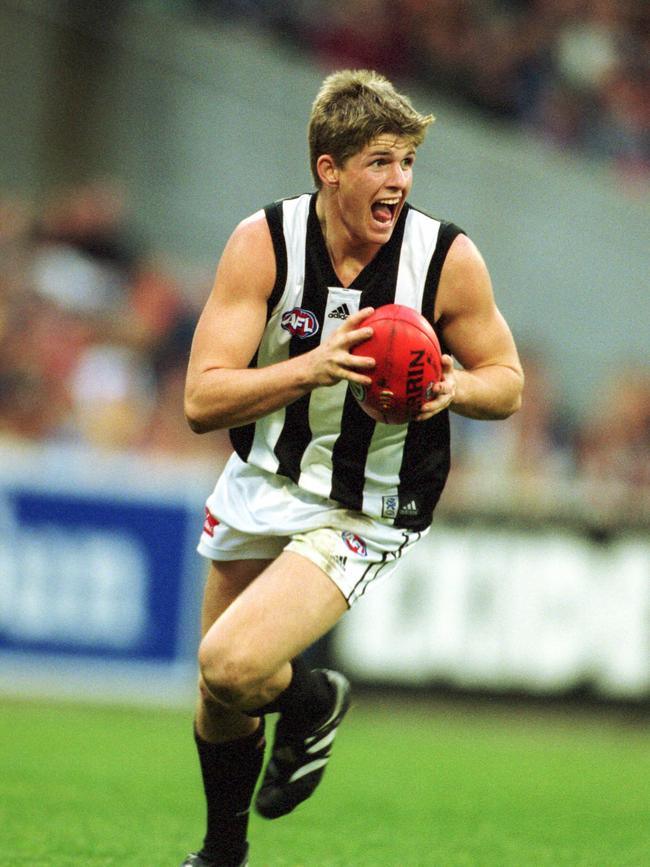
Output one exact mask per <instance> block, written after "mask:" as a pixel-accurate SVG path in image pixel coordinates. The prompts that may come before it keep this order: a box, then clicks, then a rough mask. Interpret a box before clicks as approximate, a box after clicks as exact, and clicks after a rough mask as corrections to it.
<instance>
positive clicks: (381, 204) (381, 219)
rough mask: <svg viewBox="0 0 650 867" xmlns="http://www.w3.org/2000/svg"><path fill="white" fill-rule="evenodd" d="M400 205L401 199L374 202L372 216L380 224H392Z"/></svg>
mask: <svg viewBox="0 0 650 867" xmlns="http://www.w3.org/2000/svg"><path fill="white" fill-rule="evenodd" d="M398 204H399V199H380V200H379V201H377V202H373V203H372V208H371V210H372V216H373V217H374V218H375V220H377V222H378V223H383V224H387V223H391V222H392V220H393V217H394V216H395V212H396V211H397V206H398Z"/></svg>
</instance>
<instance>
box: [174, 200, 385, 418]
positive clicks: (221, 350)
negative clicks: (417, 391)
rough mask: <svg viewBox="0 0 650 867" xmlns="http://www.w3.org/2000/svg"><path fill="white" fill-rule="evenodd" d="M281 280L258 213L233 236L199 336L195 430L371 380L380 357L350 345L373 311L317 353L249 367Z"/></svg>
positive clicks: (191, 375) (193, 384)
mask: <svg viewBox="0 0 650 867" xmlns="http://www.w3.org/2000/svg"><path fill="white" fill-rule="evenodd" d="M274 282H275V256H274V253H273V244H272V241H271V236H270V233H269V229H268V226H267V223H266V219H265V217H264V214H263V212H258V213H257V214H254V215H253V216H252V217H250V218H248V219H247V220H244V222H242V223H240V225H239V226H238V227H237V228H236V229H235V231H234V232H233V234H232V236H231V238H230V240H229V241H228V243H227V245H226V248H225V250H224V252H223V255H222V257H221V261H220V262H219V266H218V268H217V275H216V278H215V283H214V287H213V289H212V292H211V294H210V297H209V298H208V301H207V302H206V305H205V307H204V309H203V312H202V313H201V316H200V318H199V322H198V324H197V327H196V331H195V334H194V340H193V342H192V350H191V353H190V360H189V365H188V371H187V379H186V386H185V415H186V417H187V420H188V423H189V425H190V427H191V428H192V430H194V431H195V432H196V433H204V432H206V431H210V430H217V429H219V428H229V427H238V426H240V425H243V424H247V423H248V422H251V421H255V420H256V419H258V418H261V417H262V416H264V415H267V414H268V413H270V412H273V411H274V410H276V409H279V408H280V407H282V406H286V405H287V404H289V403H292V402H293V401H294V400H297V399H298V398H299V397H301V396H302V395H304V394H307V393H308V392H309V391H312V390H313V389H314V388H316V387H317V386H329V385H334V384H335V383H336V382H339V381H340V380H341V379H348V380H350V381H352V382H359V383H362V384H364V385H368V384H369V383H370V379H369V377H368V376H366V375H365V374H364V373H363V371H364V370H370V369H371V368H372V367H373V366H374V361H373V359H371V358H361V357H357V356H354V355H352V354H351V353H350V351H349V350H350V348H351V347H352V346H353V345H354V344H355V343H359V342H360V341H361V340H365V339H366V338H367V337H369V336H370V334H371V333H372V330H371V329H369V328H363V327H361V324H362V321H363V319H365V318H366V316H368V315H369V314H370V312H371V308H366V309H365V310H361V311H359V313H357V314H355V315H354V316H351V317H350V318H349V319H347V320H346V321H345V322H344V323H343V325H341V326H340V328H338V329H337V330H336V331H335V332H334V333H333V334H332V335H330V337H329V338H328V339H327V340H326V341H325V342H324V343H323V344H321V345H320V346H318V347H317V348H315V349H313V350H312V351H311V352H308V353H305V354H304V355H300V356H297V357H295V358H291V359H288V360H286V361H282V362H279V363H278V364H272V365H269V366H268V367H261V368H250V369H249V368H248V364H249V363H250V360H251V359H252V357H253V355H254V354H255V351H256V349H257V347H258V345H259V342H260V339H261V337H262V334H263V331H264V326H265V323H266V304H267V300H268V298H269V296H270V293H271V291H272V288H273V285H274Z"/></svg>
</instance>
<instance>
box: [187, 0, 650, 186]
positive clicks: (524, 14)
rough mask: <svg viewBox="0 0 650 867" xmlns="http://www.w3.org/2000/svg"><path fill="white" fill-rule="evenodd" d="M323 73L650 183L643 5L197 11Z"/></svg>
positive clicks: (300, 4)
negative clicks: (311, 60) (467, 112)
mask: <svg viewBox="0 0 650 867" xmlns="http://www.w3.org/2000/svg"><path fill="white" fill-rule="evenodd" d="M195 4H196V6H198V7H199V8H200V9H201V10H203V11H205V12H207V13H210V14H215V15H219V16H229V17H237V18H240V19H242V20H245V21H246V22H247V24H253V23H257V25H258V26H259V27H263V28H271V29H272V30H274V31H275V32H276V33H277V34H278V35H280V36H281V37H282V38H284V39H286V40H288V41H289V42H290V43H291V44H292V45H295V46H297V47H299V48H300V50H307V51H309V52H310V53H311V54H312V55H313V56H314V57H315V58H316V60H317V61H318V62H319V63H320V64H321V65H322V66H323V67H324V68H335V67H341V66H353V67H372V68H375V69H378V70H380V71H382V72H384V73H385V74H387V75H389V76H392V77H394V78H396V79H397V80H398V81H399V80H401V79H405V78H408V79H409V80H416V81H419V82H420V83H421V84H422V85H424V86H425V87H428V88H431V89H433V90H435V91H437V92H439V93H446V94H448V95H449V96H450V98H452V99H454V100H461V101H463V102H464V103H465V104H468V105H471V106H474V107H475V108H476V109H477V110H479V111H480V112H483V113H484V114H486V115H488V116H490V117H492V118H498V119H505V120H509V121H512V122H515V123H517V124H519V125H520V126H522V127H523V128H524V129H526V130H528V131H530V132H531V133H532V134H533V135H536V136H539V137H540V138H541V139H543V140H544V141H546V142H548V143H550V144H551V145H553V146H556V147H558V148H560V149H563V150H568V151H571V150H574V151H578V152H580V153H582V154H586V155H589V156H592V157H594V158H596V159H601V160H606V161H608V162H609V163H610V164H611V166H612V167H613V168H614V169H615V171H616V172H617V173H618V175H619V177H620V180H621V183H622V184H624V185H625V186H627V188H628V189H630V190H631V191H635V192H638V191H639V189H646V188H647V185H648V184H649V183H650V4H649V3H647V2H646V0H286V2H284V3H277V2H276V0H195Z"/></svg>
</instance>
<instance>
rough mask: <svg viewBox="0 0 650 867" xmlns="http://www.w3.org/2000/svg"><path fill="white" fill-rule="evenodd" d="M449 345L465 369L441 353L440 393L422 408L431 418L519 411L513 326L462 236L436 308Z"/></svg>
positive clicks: (456, 243)
mask: <svg viewBox="0 0 650 867" xmlns="http://www.w3.org/2000/svg"><path fill="white" fill-rule="evenodd" d="M435 316H436V320H437V321H439V326H440V328H441V333H442V336H443V338H444V341H445V343H446V344H447V346H448V347H449V349H450V351H451V353H452V354H453V356H455V357H456V359H457V360H458V361H459V362H460V364H461V365H462V367H463V369H462V370H457V369H455V368H454V364H453V359H452V358H451V356H448V355H447V356H444V357H443V363H444V367H443V373H444V378H443V381H442V382H441V383H440V384H439V386H438V389H437V391H438V395H437V397H436V398H435V399H434V400H433V401H431V402H430V403H428V404H425V405H424V406H423V407H422V415H421V418H428V417H430V416H431V415H434V414H435V413H436V412H440V410H441V409H444V408H445V407H447V406H448V407H449V408H450V409H452V410H453V411H454V412H457V413H459V414H460V415H465V416H468V417H469V418H478V419H498V418H507V417H508V416H509V415H512V413H513V412H516V410H518V409H519V407H520V405H521V393H522V389H523V383H524V376H523V371H522V368H521V363H520V361H519V356H518V354H517V349H516V347H515V342H514V340H513V337H512V334H511V332H510V329H509V327H508V325H507V323H506V321H505V319H504V318H503V316H502V315H501V313H500V312H499V309H498V308H497V306H496V304H495V301H494V293H493V291H492V282H491V280H490V276H489V274H488V270H487V268H486V266H485V262H484V261H483V258H482V256H481V254H480V253H479V252H478V250H477V249H476V247H475V245H474V244H473V243H472V241H470V239H469V238H467V237H466V236H465V235H459V236H458V237H457V238H456V240H455V241H454V243H453V244H452V246H451V249H450V250H449V253H448V255H447V260H446V262H445V265H444V267H443V271H442V275H441V279H440V287H439V289H438V298H437V302H436V311H435Z"/></svg>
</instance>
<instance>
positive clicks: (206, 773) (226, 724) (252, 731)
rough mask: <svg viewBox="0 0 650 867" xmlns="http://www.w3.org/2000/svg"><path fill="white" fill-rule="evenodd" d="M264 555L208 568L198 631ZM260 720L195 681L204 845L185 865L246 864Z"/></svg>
mask: <svg viewBox="0 0 650 867" xmlns="http://www.w3.org/2000/svg"><path fill="white" fill-rule="evenodd" d="M268 562H269V561H267V560H240V561H234V562H232V563H224V564H221V565H219V564H216V563H212V564H211V566H210V570H209V573H208V577H207V581H206V585H205V591H204V597H203V607H202V610H201V632H202V635H205V634H206V633H207V632H208V630H209V629H210V627H211V626H212V624H213V623H214V622H215V621H216V620H217V619H218V617H219V616H220V615H221V614H222V613H223V612H224V611H225V610H226V609H227V608H228V606H229V605H230V604H231V603H232V602H233V600H234V599H235V598H236V597H237V596H238V595H239V594H240V593H241V592H242V590H243V589H244V588H245V587H246V586H247V585H248V584H249V583H250V582H251V581H252V580H253V579H254V578H255V577H256V576H257V575H258V574H259V573H260V572H261V571H262V570H263V569H264V568H265V566H266V565H268ZM263 726H264V720H263V718H254V717H251V716H248V715H246V714H243V713H241V712H240V711H238V710H234V709H232V708H228V707H226V706H225V705H224V704H222V703H221V702H218V701H216V700H215V698H214V696H212V695H211V694H210V693H209V692H208V690H207V689H206V687H205V684H204V683H203V681H202V679H201V680H200V682H199V698H198V702H197V709H196V718H195V743H196V747H197V751H198V754H199V762H200V766H201V776H202V780H203V788H204V792H205V798H206V806H207V824H206V834H205V839H204V842H203V848H202V849H201V851H200V852H198V853H193V854H191V855H188V857H187V859H186V860H185V861H184V862H183V867H207V865H209V867H213V865H218V867H231V865H232V867H240V865H244V864H246V863H247V851H248V845H247V842H246V836H247V828H248V812H249V808H250V802H251V798H252V796H253V790H254V788H255V783H256V782H257V778H258V777H259V774H260V770H261V768H262V762H263V757H264V728H263Z"/></svg>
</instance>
